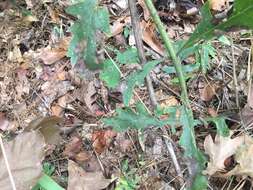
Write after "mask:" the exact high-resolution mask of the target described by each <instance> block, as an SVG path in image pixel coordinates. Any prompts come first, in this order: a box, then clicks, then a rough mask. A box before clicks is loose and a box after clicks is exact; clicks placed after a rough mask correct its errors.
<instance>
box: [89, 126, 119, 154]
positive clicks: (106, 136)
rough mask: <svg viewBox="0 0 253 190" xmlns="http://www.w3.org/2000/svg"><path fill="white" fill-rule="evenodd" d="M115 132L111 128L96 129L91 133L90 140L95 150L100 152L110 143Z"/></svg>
mask: <svg viewBox="0 0 253 190" xmlns="http://www.w3.org/2000/svg"><path fill="white" fill-rule="evenodd" d="M116 136H117V133H116V132H114V131H112V130H111V129H107V130H97V131H94V132H93V133H92V138H91V141H92V142H93V143H92V145H93V147H94V149H95V151H96V152H97V153H99V154H101V153H102V152H103V151H104V150H105V149H106V148H107V147H108V146H109V145H110V143H111V141H112V139H113V138H114V137H116Z"/></svg>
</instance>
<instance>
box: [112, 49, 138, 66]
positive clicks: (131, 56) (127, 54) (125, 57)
mask: <svg viewBox="0 0 253 190" xmlns="http://www.w3.org/2000/svg"><path fill="white" fill-rule="evenodd" d="M116 60H117V62H119V63H120V64H131V63H138V62H139V58H138V53H137V49H136V48H128V49H127V50H126V51H124V52H122V53H121V52H118V53H117V57H116Z"/></svg>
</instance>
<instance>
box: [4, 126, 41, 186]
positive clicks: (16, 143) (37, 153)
mask: <svg viewBox="0 0 253 190" xmlns="http://www.w3.org/2000/svg"><path fill="white" fill-rule="evenodd" d="M4 147H5V151H6V154H7V159H8V162H9V165H10V168H11V171H12V175H13V177H14V181H15V184H16V187H17V188H18V190H28V189H31V188H32V187H33V186H34V185H35V184H36V183H37V181H38V179H39V178H40V176H41V175H42V165H41V161H42V159H43V157H44V150H43V148H44V147H45V142H44V138H43V136H42V135H41V134H40V133H39V132H35V131H34V132H29V133H22V134H19V135H18V136H17V137H16V138H15V139H14V140H12V141H10V142H7V143H5V144H4ZM0 167H1V170H0V189H1V190H12V187H11V183H10V179H9V175H8V173H7V169H6V165H5V162H4V159H3V155H2V153H1V154H0Z"/></svg>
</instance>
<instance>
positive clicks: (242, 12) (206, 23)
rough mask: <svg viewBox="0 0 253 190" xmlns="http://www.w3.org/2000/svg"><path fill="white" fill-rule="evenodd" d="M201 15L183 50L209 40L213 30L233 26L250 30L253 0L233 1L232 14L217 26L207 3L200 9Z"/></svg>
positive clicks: (252, 25) (251, 26)
mask: <svg viewBox="0 0 253 190" xmlns="http://www.w3.org/2000/svg"><path fill="white" fill-rule="evenodd" d="M201 15H202V21H201V22H200V23H199V24H198V26H197V28H196V30H195V31H194V33H193V34H192V35H191V37H190V39H189V40H188V41H187V42H186V44H185V45H184V48H187V47H190V46H192V45H193V44H195V43H198V42H199V41H200V40H208V39H211V38H212V37H213V36H215V35H214V33H215V30H226V29H228V28H231V27H234V26H238V27H245V28H251V29H252V28H253V22H252V18H253V0H235V1H234V7H233V12H232V14H231V15H229V16H228V18H227V20H226V21H224V22H222V23H220V24H218V25H215V24H213V20H214V18H213V16H212V14H211V12H210V9H209V3H208V2H207V3H205V5H204V6H203V7H202V9H201Z"/></svg>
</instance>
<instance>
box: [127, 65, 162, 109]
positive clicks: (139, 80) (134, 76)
mask: <svg viewBox="0 0 253 190" xmlns="http://www.w3.org/2000/svg"><path fill="white" fill-rule="evenodd" d="M158 63H159V61H150V62H148V63H146V64H145V65H144V66H143V69H142V70H141V71H137V72H133V73H131V74H130V75H129V76H128V77H127V79H126V81H127V87H126V89H125V90H124V92H123V102H124V104H125V106H128V105H129V102H130V100H131V98H132V96H133V90H134V88H135V86H136V85H137V86H139V85H142V84H143V83H144V79H145V77H146V76H147V75H148V74H149V72H150V71H151V70H152V69H153V68H154V67H155V66H156V65H157V64H158Z"/></svg>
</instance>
